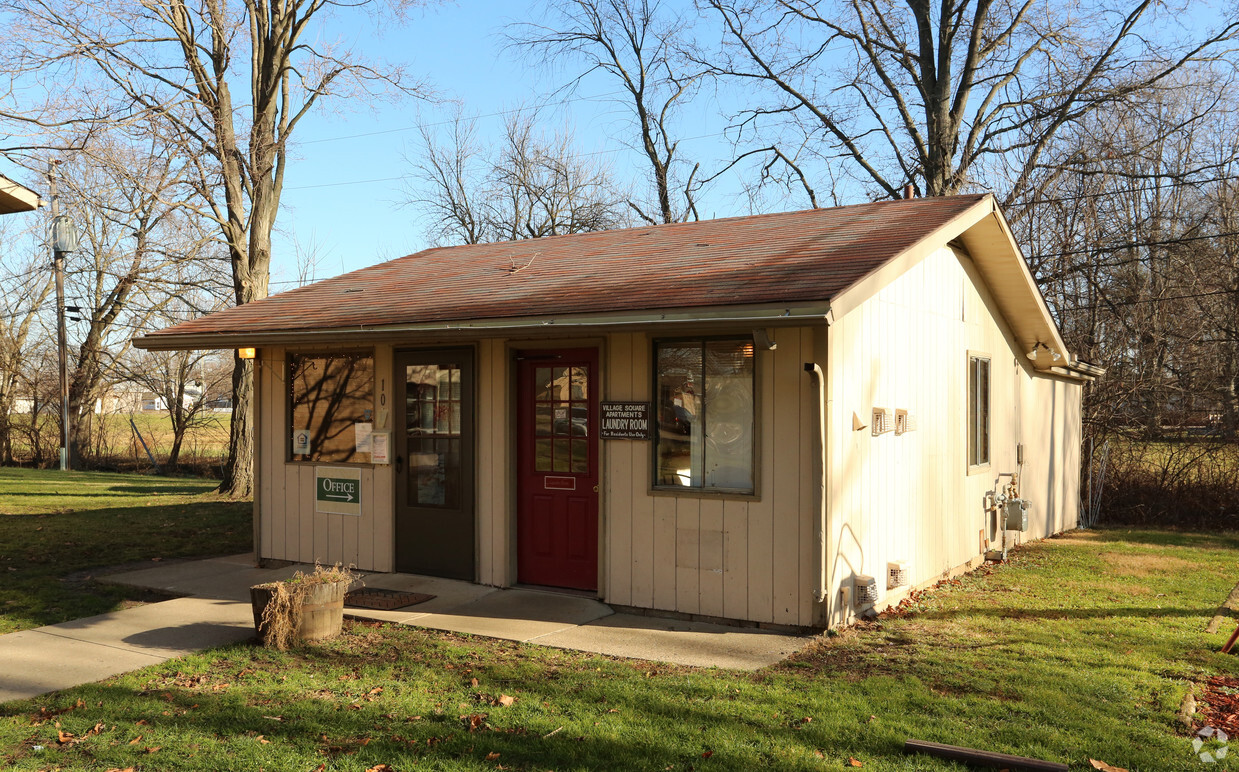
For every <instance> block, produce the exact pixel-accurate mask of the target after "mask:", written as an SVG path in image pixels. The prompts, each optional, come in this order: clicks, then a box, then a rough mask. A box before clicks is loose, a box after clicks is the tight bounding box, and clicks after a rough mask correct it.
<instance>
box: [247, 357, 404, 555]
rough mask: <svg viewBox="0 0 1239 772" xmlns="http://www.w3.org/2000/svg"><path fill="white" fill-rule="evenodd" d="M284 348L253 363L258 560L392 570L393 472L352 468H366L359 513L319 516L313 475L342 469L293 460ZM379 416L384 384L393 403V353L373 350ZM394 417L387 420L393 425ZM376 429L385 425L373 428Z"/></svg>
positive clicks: (381, 468) (385, 468)
mask: <svg viewBox="0 0 1239 772" xmlns="http://www.w3.org/2000/svg"><path fill="white" fill-rule="evenodd" d="M333 350H339V351H356V350H357V347H350V348H337V349H333V348H331V347H317V348H314V349H313V350H312V351H313V353H331V352H332V351H333ZM286 353H287V351H286V349H282V348H275V347H269V348H264V349H262V350H261V351H260V356H259V358H258V359H257V360H255V363H256V365H255V368H254V377H255V385H256V389H255V390H256V392H257V394H258V405H257V410H256V411H255V412H256V414H257V416H258V417H259V420H258V422H257V424H258V430H257V436H256V438H255V445H256V448H257V451H258V452H257V453H256V458H255V465H256V471H257V473H258V479H257V490H256V493H255V501H254V504H255V508H256V509H257V510H258V513H259V526H258V545H259V557H262V558H270V559H275V560H292V561H296V562H299V563H314V562H316V561H317V562H321V563H328V564H334V563H341V564H344V565H353V566H357V567H358V568H361V569H364V570H369V571H391V570H392V567H393V563H392V556H393V553H392V541H393V530H392V524H393V519H392V506H393V500H392V468H391V466H390V465H383V464H373V465H372V464H356V465H349V466H354V467H356V468H359V469H360V470H361V501H362V506H361V514H360V515H336V514H325V513H320V512H316V511H315V509H316V507H315V504H314V498H315V491H314V486H315V469H316V468H320V467H333V466H341V465H338V464H329V463H324V464H317V463H309V462H304V463H292V462H290V461H288V460H287V459H288V450H289V447H290V446H289V443H290V439H289V438H290V436H291V430H290V428H289V426H288V412H287V400H288V366H287V363H286ZM374 368H375V373H376V374H382V375H376V379H375V385H374V387H375V403H376V413H375V414H376V415H377V414H378V413H377V403H378V402H379V386H380V381H382V382H383V386H384V389H385V390H386V392H387V393H386V400H385V402H386V405H384V408H385V409H387V408H389V407H390V405H391V398H392V386H391V376H390V373H391V368H392V360H391V347H390V346H379V347H377V348H376V349H375V350H374ZM390 421H391V419H390V418H389V419H388V423H389V425H390ZM374 428H375V430H376V431H382V430H383V428H384V427H381V426H377V425H376V426H375V427H374Z"/></svg>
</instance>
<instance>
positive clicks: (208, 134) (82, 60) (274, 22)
mask: <svg viewBox="0 0 1239 772" xmlns="http://www.w3.org/2000/svg"><path fill="white" fill-rule="evenodd" d="M415 1H416V0H410V2H406V3H402V4H398V5H397V6H396V10H397V11H400V10H402V9H403V8H404V7H407V6H409V5H412V4H414V2H415ZM368 4H369V3H368V2H367V0H361V2H358V3H351V2H344V1H343V0H340V1H338V2H337V1H336V0H281V1H278V2H277V0H233V2H228V1H227V0H170V1H169V2H161V1H159V0H137V2H136V3H131V4H116V3H111V2H105V1H104V0H4V2H3V3H2V4H0V8H3V9H4V10H5V11H7V12H8V13H7V16H8V18H9V20H10V23H11V28H10V29H9V30H8V32H9V35H8V50H7V51H6V56H5V59H6V61H5V64H6V65H7V67H6V69H7V71H9V72H25V73H36V72H43V71H45V70H47V69H48V68H55V69H58V70H62V71H63V70H65V69H66V68H68V69H70V70H71V71H72V72H73V73H75V76H76V78H77V79H78V80H81V81H84V82H88V83H90V84H91V85H93V86H94V88H93V90H91V91H90V92H89V93H90V95H91V96H92V97H93V101H90V103H89V104H87V105H83V106H84V107H89V108H91V111H92V112H91V117H93V118H95V119H97V120H106V121H109V122H117V121H119V122H124V121H129V120H133V119H136V118H141V119H142V120H153V121H157V122H158V123H159V124H160V126H161V131H162V132H163V134H164V135H165V136H166V137H168V138H169V139H170V140H172V141H174V142H176V143H178V144H179V145H180V146H181V147H182V148H184V149H185V150H186V151H187V157H188V158H190V159H192V161H193V166H192V167H191V168H192V169H193V172H194V176H193V180H192V182H191V184H192V186H193V188H194V190H195V192H196V193H197V198H198V201H199V203H200V205H201V207H202V210H201V211H202V212H203V214H205V215H206V216H208V217H210V218H211V219H212V220H213V221H214V222H215V223H216V225H217V226H218V228H219V233H220V236H221V239H222V241H223V242H224V243H225V244H226V245H227V248H228V252H229V258H230V262H231V266H232V284H233V296H234V297H233V299H234V301H235V302H236V303H237V304H243V303H248V302H251V301H253V300H257V299H259V298H263V297H265V296H266V295H267V292H268V284H269V280H270V263H271V232H272V229H273V227H274V225H275V221H276V216H277V214H278V212H279V205H280V199H281V196H282V193H283V186H284V173H285V168H286V165H287V161H288V149H289V142H290V140H291V138H292V136H293V133H294V131H295V130H296V128H297V126H298V124H299V123H300V121H301V120H302V119H303V118H304V117H305V116H306V115H307V114H308V113H309V112H310V111H311V109H313V108H314V107H315V106H316V105H317V104H318V103H319V102H320V101H321V100H323V99H326V98H328V97H339V98H350V97H351V98H361V97H369V96H374V95H377V94H379V93H392V90H394V91H395V92H398V93H417V92H419V90H420V88H421V87H420V86H419V85H417V84H409V83H408V82H407V81H406V80H405V79H404V78H403V77H402V73H401V72H400V71H399V70H398V69H395V68H389V67H381V66H377V65H372V64H370V63H368V62H367V61H366V60H365V59H364V58H363V57H362V56H360V55H358V54H357V53H356V52H354V51H351V50H347V49H345V48H343V47H340V46H333V45H332V44H331V43H330V42H327V41H325V40H324V38H323V34H322V33H323V32H325V30H326V25H327V24H328V22H329V19H330V18H331V16H332V13H333V12H334V11H335V10H337V9H352V8H354V7H356V6H359V5H368ZM312 39H313V42H311V40H312ZM239 84H244V86H243V87H244V89H245V91H244V92H243V96H242V97H240V98H238V97H237V96H236V95H234V93H233V88H234V86H237V85H239ZM26 117H27V118H28V119H31V120H41V121H44V122H47V121H48V120H49V119H48V118H46V117H44V116H37V115H36V116H26ZM234 365H235V372H234V376H233V392H234V401H233V404H234V414H233V423H232V430H231V436H230V440H229V460H228V463H227V465H226V467H225V470H224V480H223V482H222V484H221V490H223V491H225V492H227V493H228V494H230V495H233V496H246V495H249V494H250V493H251V492H252V487H253V472H252V468H251V460H252V453H253V427H252V424H251V417H250V412H251V397H252V391H253V369H252V364H251V363H250V362H249V361H248V360H242V359H240V358H237V359H236V360H235V363H234Z"/></svg>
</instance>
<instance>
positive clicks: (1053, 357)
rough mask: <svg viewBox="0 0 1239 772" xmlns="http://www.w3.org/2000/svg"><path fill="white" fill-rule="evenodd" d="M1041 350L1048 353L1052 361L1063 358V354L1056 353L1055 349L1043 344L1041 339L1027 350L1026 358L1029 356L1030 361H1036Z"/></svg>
mask: <svg viewBox="0 0 1239 772" xmlns="http://www.w3.org/2000/svg"><path fill="white" fill-rule="evenodd" d="M1043 352H1044V353H1045V354H1049V355H1050V359H1051V360H1053V361H1055V362H1057V361H1058V360H1060V359H1062V358H1063V355H1062V354H1060V353H1058V352H1057V351H1055V350H1054V349H1052V348H1050V347H1049V346H1047V345H1045V344H1044V343H1042V342H1041V341H1037V343H1036V345H1034V346H1033V347H1032V351H1029V352H1028V358H1029V359H1031V360H1032V361H1034V362H1036V361H1037V357H1038V356H1041V355H1042V353H1043Z"/></svg>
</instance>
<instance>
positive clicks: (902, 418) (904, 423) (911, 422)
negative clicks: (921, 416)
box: [895, 410, 916, 435]
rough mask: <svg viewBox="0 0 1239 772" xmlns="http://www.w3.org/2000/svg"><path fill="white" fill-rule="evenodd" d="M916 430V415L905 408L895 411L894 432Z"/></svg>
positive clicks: (900, 432) (904, 432) (903, 432)
mask: <svg viewBox="0 0 1239 772" xmlns="http://www.w3.org/2000/svg"><path fill="white" fill-rule="evenodd" d="M914 431H916V417H915V416H913V415H912V414H911V413H909V412H908V411H907V410H896V411H895V434H897V435H898V434H907V433H908V432H914Z"/></svg>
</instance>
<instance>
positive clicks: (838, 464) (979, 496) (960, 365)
mask: <svg viewBox="0 0 1239 772" xmlns="http://www.w3.org/2000/svg"><path fill="white" fill-rule="evenodd" d="M875 285H876V286H877V289H876V291H873V292H872V293H870V294H868V295H864V294H863V291H864V287H863V286H861V287H860V290H861V292H862V295H861V297H860V298H859V299H857V300H855V301H854V303H852V304H851V305H850V307H847V309H846V311H845V312H842V313H837V315H836V317H835V319H834V323H833V325H832V326H831V327H830V340H829V354H828V355H829V359H830V366H829V369H828V376H827V377H828V380H829V382H830V385H829V393H830V404H829V407H828V410H827V413H828V415H829V419H828V424H827V444H828V446H829V454H830V462H829V463H830V466H831V468H830V470H829V484H828V488H827V501H828V508H829V522H830V523H831V526H832V528H831V532H830V535H829V538H828V571H829V573H830V577H831V581H830V587H831V592H832V595H831V598H832V600H834V601H836V602H834V603H832V604H831V607H832V613H831V620H830V623H831V624H832V625H836V624H842V623H845V622H846V621H847V614H848V608H847V607H845V606H844V605H842V604H841V603H839V602H837V601H839V600H840V599H841V598H842V595H841V593H840V590H841V588H845V589H848V590H849V591H850V589H851V588H852V577H853V575H855V574H861V575H869V576H873V577H875V578H876V579H877V581H878V590H879V595H880V598H881V602H880V603H879V606H882V605H886V604H887V603H890V602H894V601H897V600H898V599H899V598H901V597H902V596H903V595H904V594H905V593H906V592H907V588H901V589H900V590H897V591H893V592H888V590H887V588H886V578H885V574H886V567H887V563H888V562H889V561H906V562H909V563H910V564H911V574H912V576H911V586H913V587H915V586H920V585H925V584H928V583H932V582H934V581H937V580H938V579H940V578H942V577H943V576H945V575H949V574H950V573H952V572H955V571H957V570H959V569H961V568H964V567H967V566H968V565H970V564H971V565H975V564H976V563H977V562H978V561H979V560H980V558H981V556H982V554H983V549H984V539H985V538H989V539H991V540H992V541H993V542H994V543H993V546H995V547H996V546H997V544H996V540H997V539H999V538H1000V537H1001V535H1000V534H999V533H998V532H997V531H996V530H995V529H994V528H993V524H994V519H993V515H992V514H989V513H988V512H987V510H986V508H985V505H986V494H987V493H988V492H990V491H994V490H996V489H997V488H996V485H998V484H1001V483H1005V482H1007V478H1002V480H1001V481H1000V480H999V477H998V476H999V474H1000V473H1010V472H1017V471H1018V472H1022V474H1021V480H1020V492H1021V495H1022V496H1023V497H1024V498H1027V499H1030V500H1031V502H1032V513H1031V516H1030V518H1029V520H1030V522H1029V530H1028V531H1027V532H1025V533H1024V534H1023V536H1022V537H1021V538H1023V539H1025V540H1027V539H1030V538H1041V537H1045V536H1049V535H1051V534H1053V533H1056V532H1059V531H1062V530H1065V529H1068V528H1073V527H1075V525H1076V520H1077V513H1078V509H1077V507H1078V501H1079V477H1078V470H1079V446H1080V435H1079V432H1080V396H1081V394H1080V391H1081V387H1080V385H1079V384H1078V383H1075V382H1072V381H1068V380H1066V379H1063V378H1059V377H1056V376H1052V375H1046V374H1042V373H1037V372H1035V371H1034V369H1033V367H1032V365H1031V363H1030V362H1029V360H1028V358H1027V352H1026V351H1021V350H1020V347H1019V346H1018V345H1017V344H1016V342H1015V340H1014V337H1013V336H1012V334H1011V330H1010V329H1009V327H1008V326H1007V324H1006V323H1005V322H1004V321H1003V320H1002V319H1001V317H1000V316H999V315H998V313H997V311H996V306H995V304H994V302H993V299H992V297H991V296H990V293H989V292H988V290H987V289H986V287H985V286H984V284H983V282H982V281H981V279H980V275H979V273H978V272H977V270H976V269H975V267H974V266H973V265H972V261H971V260H970V259H969V258H968V256H967V255H966V254H964V253H962V252H960V251H956V250H955V249H952V248H949V247H944V248H941V249H937V250H933V251H932V252H930V253H929V254H927V255H926V256H925V257H924V259H922V260H920V261H918V262H915V263H914V264H912V265H911V266H910V267H908V268H907V269H906V270H904V271H903V272H902V273H899V274H897V275H895V276H893V277H891V276H888V277H882V280H881V281H878V282H875ZM970 355H980V356H985V357H988V358H989V359H990V363H991V367H990V378H991V425H990V449H991V450H990V463H989V464H988V465H985V466H982V467H974V468H970V467H969V465H968V441H967V425H968V403H967V395H968V369H967V368H968V361H969V356H970ZM875 407H880V408H886V409H889V410H891V411H892V412H893V411H895V410H897V409H903V410H907V411H908V412H909V413H910V414H911V415H912V417H913V419H914V421H915V430H914V431H911V432H908V433H905V434H901V435H897V434H895V433H894V432H889V433H885V434H881V435H879V436H874V435H873V433H872V431H871V428H870V427H871V424H872V410H873V408H875ZM854 414H855V417H856V418H858V419H859V420H860V423H862V424H864V428H862V429H859V430H856V429H854V428H853V426H854V423H853V421H854V419H853V416H854ZM1021 443H1022V444H1023V447H1024V464H1023V467H1022V469H1021V468H1020V467H1019V466H1018V465H1017V463H1016V449H1017V445H1019V444H1021Z"/></svg>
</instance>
